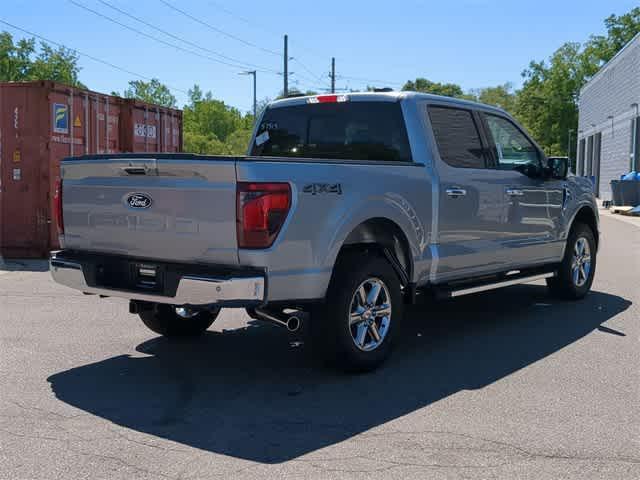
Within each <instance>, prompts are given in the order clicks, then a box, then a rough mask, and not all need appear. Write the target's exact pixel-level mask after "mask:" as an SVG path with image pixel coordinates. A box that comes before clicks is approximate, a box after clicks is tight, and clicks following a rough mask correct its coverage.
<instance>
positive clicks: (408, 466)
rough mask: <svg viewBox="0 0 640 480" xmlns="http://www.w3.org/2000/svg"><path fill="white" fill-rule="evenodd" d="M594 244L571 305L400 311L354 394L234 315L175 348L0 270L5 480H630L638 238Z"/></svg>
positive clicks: (630, 234)
mask: <svg viewBox="0 0 640 480" xmlns="http://www.w3.org/2000/svg"><path fill="white" fill-rule="evenodd" d="M602 228H603V235H604V238H603V244H602V248H601V251H600V255H599V258H598V267H597V268H598V271H597V274H596V281H595V284H594V287H593V292H592V293H591V294H590V295H589V296H588V297H587V298H586V299H585V300H584V301H581V302H578V303H563V302H557V301H552V300H550V299H549V298H548V297H547V295H546V289H545V287H544V286H543V285H542V284H539V285H525V286H517V287H512V288H509V289H506V290H502V291H496V292H492V293H488V294H481V295H477V296H473V297H466V298H461V299H459V300H456V301H451V302H445V303H440V304H435V305H424V306H420V307H413V308H412V309H411V310H410V311H409V314H408V318H407V320H406V322H405V328H404V335H403V338H402V342H401V345H400V346H399V348H398V349H397V351H396V352H395V353H394V356H393V357H392V359H391V361H390V362H389V363H388V364H387V365H386V366H385V367H384V368H383V369H381V370H379V371H377V372H374V373H371V374H367V375H361V376H355V377H350V376H346V375H342V374H337V373H333V372H331V371H327V370H325V369H323V368H321V367H320V366H319V365H318V364H317V362H316V361H315V360H314V356H313V352H312V351H311V347H310V346H309V344H308V342H307V343H304V337H299V338H298V337H292V336H290V335H289V334H288V333H287V332H285V331H283V330H280V329H277V328H276V327H272V326H270V325H264V324H259V323H256V322H253V321H251V320H250V319H248V318H247V317H246V316H245V315H244V313H243V312H241V311H231V310H230V311H227V312H225V313H224V315H223V316H222V317H221V318H220V319H219V320H218V321H216V323H215V324H214V326H213V327H212V328H211V330H210V331H209V332H208V333H207V334H206V335H205V336H204V337H203V338H201V339H198V340H196V341H190V342H168V341H166V340H164V339H162V338H159V337H156V336H155V335H154V334H152V333H151V332H150V331H148V330H146V329H145V327H144V326H143V325H142V324H141V322H140V321H139V320H138V318H137V317H135V316H133V315H130V314H129V313H128V311H127V303H126V302H125V301H122V300H117V299H103V300H100V299H98V298H95V297H87V296H83V295H81V294H78V293H76V292H74V291H72V290H68V289H65V288H64V287H61V286H57V285H55V284H53V282H52V281H50V279H49V274H48V272H47V271H46V268H45V265H44V264H42V263H37V262H36V263H34V262H28V263H23V264H16V263H9V264H7V265H5V267H4V269H2V270H0V478H1V479H11V480H17V479H43V480H44V479H46V480H51V479H74V480H78V479H91V480H96V479H110V480H111V479H113V480H115V479H127V480H129V479H132V478H135V479H151V478H154V479H155V478H169V479H176V480H177V479H195V478H197V479H209V478H211V479H213V478H318V479H324V478H336V479H338V478H339V479H352V478H353V479H370V478H385V479H386V478H398V479H400V478H439V479H441V478H474V479H475V478H505V479H515V478H526V479H536V480H537V479H543V478H549V479H560V478H576V479H589V478H602V479H618V478H619V479H637V478H640V341H639V340H640V326H639V322H640V253H639V252H640V223H638V224H633V222H624V221H620V220H618V219H614V218H610V217H609V216H604V217H603V219H602Z"/></svg>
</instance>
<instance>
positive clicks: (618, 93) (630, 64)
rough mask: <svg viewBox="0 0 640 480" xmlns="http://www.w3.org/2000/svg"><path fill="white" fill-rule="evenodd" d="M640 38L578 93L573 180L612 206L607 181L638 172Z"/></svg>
mask: <svg viewBox="0 0 640 480" xmlns="http://www.w3.org/2000/svg"><path fill="white" fill-rule="evenodd" d="M638 104H640V34H638V35H636V36H635V37H634V38H633V39H632V40H631V41H630V42H629V43H628V44H627V45H625V46H624V48H622V50H620V51H619V52H618V53H617V54H616V55H615V56H614V57H613V58H612V59H611V60H610V61H609V62H608V63H607V64H605V65H604V66H603V67H602V68H601V69H600V71H599V72H598V73H597V74H595V75H594V76H593V78H592V79H591V80H590V81H589V82H588V83H587V84H586V85H585V86H584V87H582V90H580V99H579V111H580V114H579V115H580V116H579V121H578V137H577V139H578V147H577V166H576V170H577V172H576V173H577V174H578V175H583V176H589V177H594V180H595V190H596V194H597V195H598V196H599V197H601V198H602V199H604V200H611V187H610V182H611V180H618V179H620V175H622V174H625V173H627V172H629V171H632V170H635V171H639V170H640V121H639V120H638V118H639V111H638V108H639V107H638Z"/></svg>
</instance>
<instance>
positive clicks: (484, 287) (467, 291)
mask: <svg viewBox="0 0 640 480" xmlns="http://www.w3.org/2000/svg"><path fill="white" fill-rule="evenodd" d="M555 275H556V274H555V273H553V272H547V273H539V274H536V275H528V276H515V275H514V278H510V279H507V280H502V281H500V282H496V283H485V284H480V285H474V286H467V287H463V288H458V289H451V290H441V291H440V292H439V293H440V294H443V295H444V296H445V297H450V298H452V297H462V296H463V295H471V294H474V293H480V292H486V291H488V290H495V289H497V288H503V287H509V286H511V285H520V284H522V283H530V282H535V281H536V280H544V279H545V278H551V277H555Z"/></svg>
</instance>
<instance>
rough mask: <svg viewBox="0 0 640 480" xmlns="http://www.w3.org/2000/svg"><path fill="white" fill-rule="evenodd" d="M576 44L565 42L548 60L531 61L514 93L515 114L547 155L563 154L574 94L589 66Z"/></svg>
mask: <svg viewBox="0 0 640 480" xmlns="http://www.w3.org/2000/svg"><path fill="white" fill-rule="evenodd" d="M583 60H584V57H583V52H582V50H581V46H580V44H579V43H565V44H564V45H563V46H561V47H560V48H559V49H558V50H556V51H555V53H554V54H553V55H552V56H551V58H550V59H549V62H548V63H547V62H544V61H542V62H531V63H530V64H529V68H528V69H527V70H525V71H524V72H523V76H524V78H525V81H524V84H523V86H522V89H521V90H520V91H519V92H518V95H517V100H516V105H515V114H516V116H517V117H518V119H519V120H520V121H521V122H522V123H524V125H525V126H526V127H527V128H528V129H529V130H530V131H531V133H532V134H533V136H534V137H535V138H536V140H537V141H538V142H539V143H540V144H541V145H542V146H543V148H545V150H546V151H547V153H548V154H552V155H559V154H566V152H567V151H568V149H567V140H568V139H567V132H568V131H569V130H570V129H572V130H575V128H576V125H577V123H578V105H577V100H578V95H579V93H580V88H582V86H583V85H584V84H585V82H586V80H587V77H588V74H589V69H585V65H584V64H583Z"/></svg>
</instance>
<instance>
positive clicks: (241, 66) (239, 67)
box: [68, 0, 277, 73]
mask: <svg viewBox="0 0 640 480" xmlns="http://www.w3.org/2000/svg"><path fill="white" fill-rule="evenodd" d="M68 1H69V3H72V4H73V5H75V6H77V7H79V8H82V9H83V10H86V11H88V12H91V13H93V14H94V15H97V16H98V17H101V18H103V19H105V20H108V21H110V22H112V23H115V24H116V25H120V26H121V27H123V28H126V29H127V30H131V31H132V32H135V33H137V34H138V35H141V36H143V37H146V38H149V39H151V40H153V41H155V42H158V43H161V44H163V45H166V46H169V47H171V48H175V49H177V50H180V51H182V52H185V53H189V54H191V55H195V56H197V57H200V58H203V59H205V60H210V61H213V62H216V63H220V64H222V65H226V66H228V67H232V68H235V69H237V70H245V69H246V68H247V67H254V68H258V69H260V70H261V71H262V72H264V73H277V71H275V70H271V69H267V68H265V67H260V66H258V65H253V64H251V63H244V62H241V61H239V60H236V59H231V60H232V61H233V62H235V63H230V62H227V61H224V60H220V59H217V58H214V57H211V56H209V55H203V54H201V53H198V52H195V51H193V50H190V49H188V48H184V47H181V46H180V45H176V44H175V43H171V42H167V41H165V40H163V39H161V38H158V37H155V36H153V35H149V34H148V33H145V32H143V31H142V30H138V29H137V28H134V27H131V26H129V25H127V24H126V23H122V22H120V21H118V20H116V19H115V18H112V17H110V16H108V15H105V14H103V13H101V12H98V11H97V10H94V9H92V8H89V7H87V6H86V5H83V4H81V3H79V2H76V1H75V0H68ZM216 55H218V56H220V57H222V58H227V59H229V58H230V57H226V56H225V55H222V54H219V53H217V54H216Z"/></svg>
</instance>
